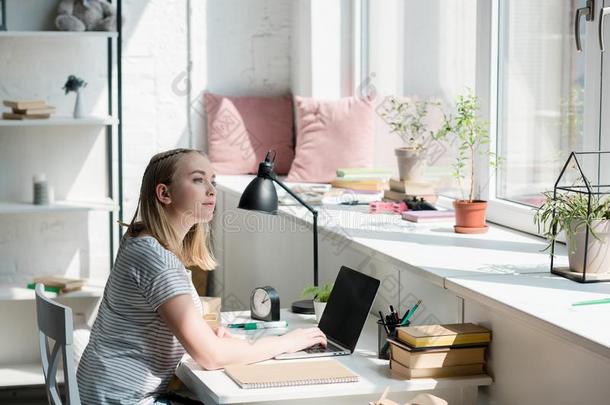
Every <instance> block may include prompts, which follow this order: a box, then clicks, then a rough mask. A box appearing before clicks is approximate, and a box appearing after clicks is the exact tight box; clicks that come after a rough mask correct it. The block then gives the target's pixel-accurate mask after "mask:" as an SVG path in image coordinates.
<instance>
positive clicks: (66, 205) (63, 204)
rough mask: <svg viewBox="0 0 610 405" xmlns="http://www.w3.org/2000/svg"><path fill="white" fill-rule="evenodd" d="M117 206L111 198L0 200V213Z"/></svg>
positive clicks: (98, 208)
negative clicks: (47, 201)
mask: <svg viewBox="0 0 610 405" xmlns="http://www.w3.org/2000/svg"><path fill="white" fill-rule="evenodd" d="M118 209H119V206H118V204H117V203H116V202H114V201H113V200H111V199H106V200H103V201H56V202H54V203H53V204H49V205H35V204H31V203H18V202H3V201H0V214H34V213H54V212H70V211H93V210H99V211H117V210H118Z"/></svg>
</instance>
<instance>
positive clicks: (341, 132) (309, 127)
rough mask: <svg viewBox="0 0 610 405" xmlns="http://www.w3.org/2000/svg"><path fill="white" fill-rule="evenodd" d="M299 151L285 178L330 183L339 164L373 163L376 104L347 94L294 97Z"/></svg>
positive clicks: (341, 165) (364, 165)
mask: <svg viewBox="0 0 610 405" xmlns="http://www.w3.org/2000/svg"><path fill="white" fill-rule="evenodd" d="M294 99H295V105H296V121H297V137H296V144H297V146H296V152H295V157H294V161H293V162H292V167H291V168H290V172H289V173H288V177H287V178H286V181H293V182H313V183H328V182H330V181H332V180H333V179H334V178H335V177H336V170H337V168H339V167H371V166H373V154H374V133H373V105H372V102H371V101H370V100H369V99H366V98H360V97H347V98H342V99H340V100H315V99H312V98H304V97H295V98H294Z"/></svg>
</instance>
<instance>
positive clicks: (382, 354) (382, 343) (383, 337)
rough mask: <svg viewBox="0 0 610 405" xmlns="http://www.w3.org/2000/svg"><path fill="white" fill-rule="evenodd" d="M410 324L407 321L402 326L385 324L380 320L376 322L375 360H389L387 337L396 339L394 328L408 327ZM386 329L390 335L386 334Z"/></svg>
mask: <svg viewBox="0 0 610 405" xmlns="http://www.w3.org/2000/svg"><path fill="white" fill-rule="evenodd" d="M410 323H411V322H409V321H407V322H406V323H405V324H404V325H398V324H386V325H384V323H383V322H382V321H381V320H378V321H377V358H380V359H384V360H389V359H390V344H389V343H388V337H391V338H393V339H395V338H396V327H397V326H409V324H410ZM386 327H387V329H388V330H389V332H390V334H389V335H388V334H387V332H386Z"/></svg>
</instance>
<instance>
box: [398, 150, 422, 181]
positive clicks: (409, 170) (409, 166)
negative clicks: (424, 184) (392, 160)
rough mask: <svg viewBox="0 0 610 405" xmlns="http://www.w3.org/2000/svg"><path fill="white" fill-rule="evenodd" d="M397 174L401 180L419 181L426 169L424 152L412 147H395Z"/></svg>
mask: <svg viewBox="0 0 610 405" xmlns="http://www.w3.org/2000/svg"><path fill="white" fill-rule="evenodd" d="M394 153H395V154H396V160H397V162H398V175H399V177H400V179H401V180H407V181H421V180H422V178H423V175H424V170H425V169H426V153H425V152H424V151H422V150H416V149H414V148H407V147H405V148H396V149H395V150H394Z"/></svg>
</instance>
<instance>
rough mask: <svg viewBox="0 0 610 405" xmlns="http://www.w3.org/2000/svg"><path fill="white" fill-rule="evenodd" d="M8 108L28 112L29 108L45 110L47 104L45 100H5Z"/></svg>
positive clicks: (4, 102)
mask: <svg viewBox="0 0 610 405" xmlns="http://www.w3.org/2000/svg"><path fill="white" fill-rule="evenodd" d="M3 104H4V105H5V106H6V107H11V108H17V109H19V110H27V109H28V108H45V107H46V106H47V103H46V102H45V101H44V100H4V101H3Z"/></svg>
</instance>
